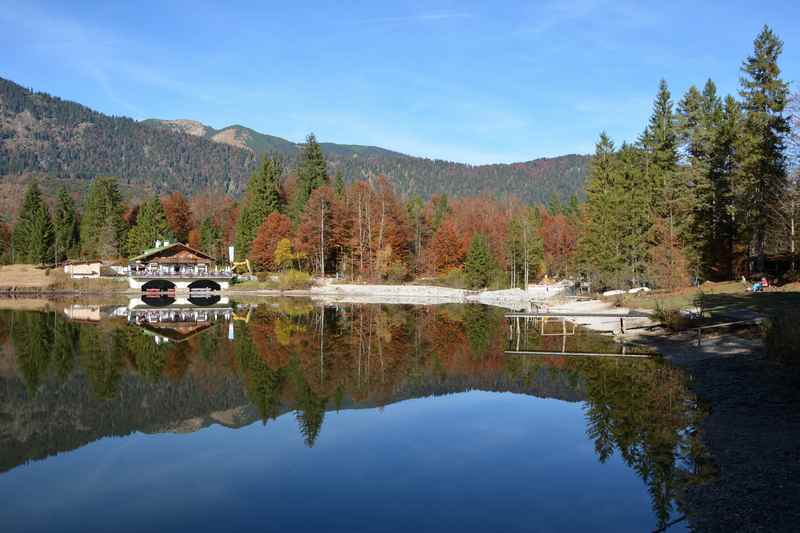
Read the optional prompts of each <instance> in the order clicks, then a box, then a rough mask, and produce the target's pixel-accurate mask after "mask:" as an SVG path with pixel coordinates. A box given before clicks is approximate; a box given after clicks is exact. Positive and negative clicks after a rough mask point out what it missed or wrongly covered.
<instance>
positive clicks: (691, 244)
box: [579, 27, 800, 288]
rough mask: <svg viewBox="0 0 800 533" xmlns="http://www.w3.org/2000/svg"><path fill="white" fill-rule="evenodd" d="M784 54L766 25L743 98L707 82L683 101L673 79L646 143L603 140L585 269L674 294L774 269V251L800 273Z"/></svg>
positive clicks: (585, 237)
mask: <svg viewBox="0 0 800 533" xmlns="http://www.w3.org/2000/svg"><path fill="white" fill-rule="evenodd" d="M782 48H783V43H782V42H781V41H780V39H778V37H777V36H775V34H774V33H773V32H772V31H771V30H770V29H769V28H767V27H765V28H764V29H763V31H762V32H761V33H760V34H759V35H758V36H757V37H756V39H755V41H754V49H753V52H752V54H751V55H750V56H749V57H748V58H746V59H745V61H744V62H743V63H742V67H741V78H740V79H741V81H740V90H739V95H738V96H739V98H738V99H737V98H735V97H734V96H731V95H727V96H721V95H719V94H717V89H716V86H715V84H714V82H713V81H712V80H708V81H707V82H705V84H704V85H703V87H702V89H699V88H697V87H695V86H692V87H690V88H689V90H688V91H687V92H686V94H684V95H683V97H682V98H681V99H680V100H679V101H678V102H677V105H676V104H675V103H674V102H673V98H672V95H671V94H670V91H669V89H668V87H667V83H666V81H663V80H662V81H661V84H660V86H659V89H658V94H657V96H656V100H655V103H654V104H653V112H652V115H651V117H650V120H649V122H648V124H647V126H646V127H645V130H644V132H643V133H642V135H641V136H640V137H639V139H638V140H637V141H636V142H635V143H632V144H631V143H623V144H622V145H621V146H619V147H617V146H615V145H614V143H613V142H612V141H611V139H609V137H608V136H607V135H606V134H605V133H603V134H602V135H601V136H600V140H599V141H598V143H597V147H596V151H595V156H594V158H593V161H592V164H591V167H590V171H589V181H588V184H587V203H586V210H585V225H584V230H583V233H582V235H581V242H580V246H579V261H580V262H581V264H582V268H583V270H584V271H586V272H587V273H590V274H592V275H594V276H595V277H596V278H597V279H599V280H600V281H601V283H602V284H604V285H615V286H622V285H624V284H625V283H630V284H634V285H636V284H638V283H640V282H641V280H648V281H650V282H651V283H653V284H655V285H657V286H662V287H669V288H673V287H678V286H684V285H686V284H687V283H688V281H689V280H690V278H691V279H701V280H702V279H714V280H720V279H731V278H732V277H734V276H737V275H741V274H745V273H747V272H763V271H764V265H765V258H766V257H767V255H768V254H771V255H774V254H785V253H789V254H791V255H792V256H793V258H792V262H793V267H794V268H796V266H797V265H796V239H797V238H796V234H795V229H794V228H795V221H796V220H797V216H798V202H797V200H798V193H800V189H798V180H797V174H796V169H792V168H791V166H790V161H789V159H788V157H789V155H790V153H789V152H788V151H787V140H788V139H790V133H791V127H790V126H792V123H794V128H795V130H794V135H795V138H796V135H797V117H796V116H795V117H792V116H791V115H790V114H788V113H787V111H788V109H787V105H788V104H789V102H790V99H789V89H788V84H787V83H786V82H785V81H783V79H782V78H781V71H780V68H779V66H778V58H779V56H780V54H781V51H782ZM790 175H791V176H792V179H789V177H790ZM751 262H752V264H751Z"/></svg>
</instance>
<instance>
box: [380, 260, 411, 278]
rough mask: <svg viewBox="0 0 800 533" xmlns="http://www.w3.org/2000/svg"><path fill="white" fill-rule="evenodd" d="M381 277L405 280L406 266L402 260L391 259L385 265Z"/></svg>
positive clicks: (406, 276) (406, 274) (406, 275)
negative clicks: (387, 264) (391, 260)
mask: <svg viewBox="0 0 800 533" xmlns="http://www.w3.org/2000/svg"><path fill="white" fill-rule="evenodd" d="M383 277H384V278H385V279H386V280H387V281H393V282H400V281H405V280H406V279H408V267H406V264H405V263H403V262H402V261H393V262H391V263H390V264H389V266H387V267H386V271H385V272H384V274H383Z"/></svg>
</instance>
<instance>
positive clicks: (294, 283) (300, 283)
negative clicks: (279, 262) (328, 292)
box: [278, 270, 311, 291]
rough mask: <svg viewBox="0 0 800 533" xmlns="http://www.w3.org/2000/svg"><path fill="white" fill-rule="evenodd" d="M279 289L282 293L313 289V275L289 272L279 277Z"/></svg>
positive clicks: (296, 271)
mask: <svg viewBox="0 0 800 533" xmlns="http://www.w3.org/2000/svg"><path fill="white" fill-rule="evenodd" d="M278 287H279V288H280V289H281V290H282V291H288V290H297V289H308V288H309V287H311V275H309V274H308V273H307V272H301V271H299V270H287V271H286V272H281V274H279V275H278Z"/></svg>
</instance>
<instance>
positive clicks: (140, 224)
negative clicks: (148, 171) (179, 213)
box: [126, 196, 172, 257]
mask: <svg viewBox="0 0 800 533" xmlns="http://www.w3.org/2000/svg"><path fill="white" fill-rule="evenodd" d="M171 238H172V235H171V233H170V229H169V224H167V217H166V215H165V214H164V206H163V205H162V204H161V200H160V199H159V198H158V196H153V197H152V198H150V199H149V200H147V201H146V202H144V203H143V204H142V205H141V207H140V208H139V216H138V217H137V218H136V225H135V226H133V227H132V228H131V229H130V231H129V232H128V240H127V243H126V250H127V253H128V256H131V257H132V256H136V255H139V254H141V253H142V252H144V251H145V250H148V249H150V248H152V247H153V246H154V245H155V242H156V241H157V240H168V239H171Z"/></svg>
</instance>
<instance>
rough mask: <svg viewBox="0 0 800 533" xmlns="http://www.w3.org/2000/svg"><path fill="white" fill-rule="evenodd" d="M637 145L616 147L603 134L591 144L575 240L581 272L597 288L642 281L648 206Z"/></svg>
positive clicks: (643, 160) (643, 164) (644, 156)
mask: <svg viewBox="0 0 800 533" xmlns="http://www.w3.org/2000/svg"><path fill="white" fill-rule="evenodd" d="M647 159H648V156H647V154H645V153H644V152H643V151H642V150H641V149H640V148H637V147H635V146H633V145H630V144H623V145H622V147H621V148H620V149H619V150H615V149H614V143H613V142H612V141H611V140H610V139H609V138H608V136H607V135H606V134H605V133H602V134H601V135H600V140H599V141H598V143H597V146H596V148H595V156H594V158H593V159H592V162H591V165H590V167H589V182H588V185H587V187H586V194H587V199H586V204H585V206H586V207H585V217H584V223H583V234H582V237H581V239H580V241H579V243H578V254H579V260H580V262H581V265H582V270H583V271H584V272H585V273H587V274H589V275H590V276H591V277H592V278H594V279H595V280H596V281H597V282H598V283H599V285H600V286H613V287H622V286H624V285H626V284H631V285H637V284H639V283H640V282H641V281H642V276H643V275H644V273H645V270H646V262H647V257H648V252H647V250H648V245H649V240H648V235H649V234H650V228H651V226H652V217H653V213H652V210H651V208H650V194H649V189H648V188H647V187H644V186H643V184H645V183H646V181H647V172H646V162H647Z"/></svg>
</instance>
